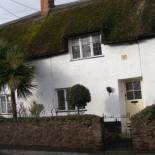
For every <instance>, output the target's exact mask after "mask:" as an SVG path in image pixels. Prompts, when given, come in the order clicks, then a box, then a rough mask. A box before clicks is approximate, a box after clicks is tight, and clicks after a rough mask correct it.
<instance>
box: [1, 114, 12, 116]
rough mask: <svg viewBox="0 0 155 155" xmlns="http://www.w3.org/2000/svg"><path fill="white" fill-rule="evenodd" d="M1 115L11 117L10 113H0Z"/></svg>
mask: <svg viewBox="0 0 155 155" xmlns="http://www.w3.org/2000/svg"><path fill="white" fill-rule="evenodd" d="M2 115H12V113H0V116H2Z"/></svg>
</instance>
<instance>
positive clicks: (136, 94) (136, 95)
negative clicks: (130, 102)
mask: <svg viewBox="0 0 155 155" xmlns="http://www.w3.org/2000/svg"><path fill="white" fill-rule="evenodd" d="M134 96H135V99H142V93H141V91H134Z"/></svg>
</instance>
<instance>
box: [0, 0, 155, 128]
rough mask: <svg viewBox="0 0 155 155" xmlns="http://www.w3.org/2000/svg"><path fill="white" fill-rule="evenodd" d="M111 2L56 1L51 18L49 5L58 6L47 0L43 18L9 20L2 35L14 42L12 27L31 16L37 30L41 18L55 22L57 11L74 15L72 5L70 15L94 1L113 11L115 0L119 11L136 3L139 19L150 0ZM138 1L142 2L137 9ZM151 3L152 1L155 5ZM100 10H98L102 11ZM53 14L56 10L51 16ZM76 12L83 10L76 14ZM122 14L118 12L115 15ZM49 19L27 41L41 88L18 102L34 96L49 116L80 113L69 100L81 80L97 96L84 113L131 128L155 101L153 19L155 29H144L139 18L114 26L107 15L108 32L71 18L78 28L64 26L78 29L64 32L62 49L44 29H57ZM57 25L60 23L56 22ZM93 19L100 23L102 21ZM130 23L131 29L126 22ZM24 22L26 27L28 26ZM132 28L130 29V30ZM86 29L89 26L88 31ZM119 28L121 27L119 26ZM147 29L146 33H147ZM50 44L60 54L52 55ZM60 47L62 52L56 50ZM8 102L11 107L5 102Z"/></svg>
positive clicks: (5, 110) (5, 109)
mask: <svg viewBox="0 0 155 155" xmlns="http://www.w3.org/2000/svg"><path fill="white" fill-rule="evenodd" d="M110 1H111V3H110V4H108V3H107V2H106V1H105V0H98V1H93V0H92V1H82V2H77V3H71V4H69V5H63V6H57V7H55V8H52V9H51V13H49V15H48V17H47V13H48V11H49V10H50V8H49V6H52V7H53V6H54V5H51V3H50V5H48V4H49V2H51V1H50V0H49V1H46V0H42V10H43V12H42V15H46V17H40V16H39V17H38V15H37V17H33V18H32V17H30V19H28V22H23V20H22V21H18V22H16V23H15V24H9V26H8V25H6V26H2V28H1V30H0V38H1V39H4V40H8V41H11V39H10V38H9V37H8V38H7V37H5V36H4V34H5V33H6V31H12V29H13V28H18V27H22V26H23V25H24V26H25V25H27V23H28V26H29V25H31V24H32V21H34V20H36V19H37V21H35V24H34V27H33V28H32V27H28V28H30V30H29V31H30V32H31V29H32V32H33V31H35V30H36V27H37V26H38V25H37V24H38V20H39V22H40V20H44V19H42V18H49V19H50V20H51V21H52V20H53V22H55V20H56V18H54V16H58V17H59V13H62V14H61V15H64V16H67V15H69V14H68V12H66V10H67V11H68V10H71V11H73V12H72V13H71V14H73V13H74V14H76V11H79V10H78V9H79V8H80V9H81V10H80V11H81V12H82V11H84V10H86V9H88V8H90V7H92V6H93V7H95V5H99V6H100V5H101V4H102V3H103V4H104V5H105V4H106V5H107V6H106V7H107V8H105V9H108V10H109V8H108V7H111V6H110V5H112V6H114V5H115V3H117V4H118V6H117V7H116V8H115V9H116V12H117V10H118V9H119V7H120V6H125V7H126V9H127V7H128V5H135V6H134V7H133V8H132V9H133V10H134V9H137V12H136V17H134V18H133V20H134V21H136V20H138V19H137V18H138V17H141V16H142V15H141V14H139V12H140V11H141V12H142V11H143V12H145V9H146V8H147V7H148V6H149V2H148V1H147V0H144V1H143V2H142V1H141V2H139V1H138V2H137V3H138V4H137V3H136V2H135V3H134V4H130V3H131V2H129V0H125V2H124V3H125V4H124V5H121V0H118V2H116V1H115V2H114V1H113V0H110ZM44 3H46V5H43V4H44ZM150 3H151V2H150ZM152 3H154V2H152ZM103 4H102V5H103ZM136 5H138V8H137V6H136ZM150 5H151V6H153V5H152V4H150ZM44 6H46V8H44ZM145 6H146V7H145ZM96 7H97V6H96ZM99 9H100V8H99ZM53 10H54V11H53ZM101 10H102V9H101ZM101 10H100V11H101ZM52 11H53V12H54V13H53V12H52ZM121 11H122V10H121V9H120V12H121ZM94 12H95V10H94ZM116 12H114V13H116ZM120 12H117V13H118V15H120V16H124V15H122V14H121V13H123V11H122V12H121V13H120ZM52 13H53V14H52ZM95 13H96V14H98V13H99V12H95ZM130 13H131V12H128V14H127V17H128V16H129V15H130ZM50 14H52V15H51V17H50ZM79 14H80V12H79ZM131 14H132V13H131ZM85 15H86V14H85ZM35 16H36V15H35ZM77 16H78V14H77V15H76V16H75V17H77ZM101 16H102V15H101ZM40 18H41V19H40ZM61 18H62V16H61ZM61 18H60V19H59V18H58V19H57V20H60V21H61ZM64 18H65V17H64ZM67 18H71V16H68V17H67ZM81 18H86V17H83V16H81V17H79V18H78V17H77V19H81ZM93 18H94V17H92V20H91V23H93ZM96 18H100V16H97V17H96ZM109 18H110V17H109ZM117 18H118V17H117ZM117 18H116V17H115V19H117ZM151 18H153V17H151ZM49 19H48V20H47V21H45V25H41V29H40V30H38V31H41V33H42V34H39V33H37V34H35V33H34V34H33V35H36V36H35V37H33V43H32V44H31V43H29V44H28V45H27V46H29V45H31V47H33V48H34V49H33V50H32V52H31V54H30V55H31V57H32V59H31V61H30V63H32V64H33V65H34V66H35V79H34V82H35V83H37V89H36V90H34V92H33V96H32V97H31V98H28V99H27V100H26V101H25V100H23V99H18V104H21V103H24V104H25V105H30V104H31V103H32V101H36V102H38V103H40V104H43V105H44V106H45V115H47V116H51V115H68V114H75V113H77V110H76V108H70V106H69V105H68V103H67V101H66V93H67V92H66V89H67V88H69V87H72V86H73V85H75V84H82V85H84V86H85V87H87V88H88V89H89V90H90V93H91V98H92V101H91V102H90V103H88V105H87V106H86V107H85V108H82V109H81V113H85V114H95V115H99V116H104V117H105V121H115V120H116V119H117V120H120V121H121V122H122V127H123V128H124V129H126V126H127V123H128V121H129V119H130V117H131V116H132V115H134V114H135V113H137V112H139V111H140V110H142V109H144V108H145V107H146V106H149V105H152V104H154V100H155V94H154V91H153V90H154V89H155V73H154V66H155V51H154V50H155V39H154V37H153V34H154V33H153V30H154V29H153V26H152V25H151V23H148V24H150V25H148V26H150V27H151V30H152V31H151V30H148V29H146V30H144V28H142V29H140V30H139V28H137V27H139V23H138V24H137V25H136V26H135V27H136V28H135V27H134V28H132V25H130V24H135V23H132V22H133V21H132V20H131V21H130V18H125V19H121V20H122V21H121V22H122V26H121V25H119V24H116V26H115V25H114V26H111V24H114V23H113V22H112V23H111V24H109V23H108V21H109V20H107V19H105V20H107V23H106V22H105V23H104V22H103V23H104V24H101V25H102V26H103V25H106V24H107V25H108V27H107V28H109V30H108V31H104V30H105V27H102V28H98V26H96V27H95V29H94V27H93V26H94V25H93V24H92V26H90V27H86V29H85V28H84V29H83V30H82V28H81V25H78V24H79V23H80V22H79V23H77V25H76V24H75V23H72V22H71V23H69V21H68V20H67V21H66V22H68V25H69V24H70V25H73V26H74V27H73V28H75V29H74V30H72V29H70V30H69V29H68V28H66V29H65V31H67V32H68V34H69V33H70V31H73V33H72V34H69V35H64V36H63V37H61V41H62V42H64V45H61V44H59V46H63V48H64V49H65V50H64V51H63V52H61V50H60V49H59V48H58V49H57V47H55V46H56V43H55V44H54V45H50V41H53V42H54V41H55V40H52V39H53V38H52V37H53V36H52V35H53V34H50V33H49V34H48V31H45V29H46V26H47V27H48V29H49V28H50V26H51V31H52V28H53V29H55V27H54V26H53V23H50V22H51V21H50V22H49ZM94 19H95V18H94ZM118 19H119V18H118ZM25 20H26V21H27V18H26V19H24V21H25ZM101 20H103V19H101ZM113 20H114V19H113ZM124 20H127V21H128V22H129V23H127V24H126V23H124ZM152 20H153V19H152ZM60 21H59V22H60ZM149 21H150V20H149ZM59 22H58V23H59ZM66 22H65V23H66ZM84 22H86V23H87V22H89V20H88V21H87V20H86V19H84ZM94 22H96V21H94ZM136 22H137V21H136ZM141 22H142V21H141ZM146 22H148V21H146ZM36 23H37V24H36ZM49 23H50V24H49ZM86 23H85V25H86ZM54 24H56V22H55V23H54ZM94 24H97V22H96V23H94ZM10 25H11V26H10ZM12 25H13V26H12ZM36 25H37V26H36ZM125 25H126V26H127V28H125V27H124V26H125ZM52 26H53V27H52ZM65 26H66V25H60V24H58V25H56V27H59V28H58V30H59V32H60V31H63V29H62V28H61V27H63V28H64V27H65ZM86 26H87V25H86ZM25 27H26V26H25ZM25 27H24V29H25V30H27V29H26V28H25ZM79 27H80V28H79ZM129 27H131V28H130V29H128V28H129ZM70 28H71V27H70ZM76 28H77V33H76ZM87 28H88V29H90V30H87ZM91 28H92V30H91ZM103 28H104V29H103ZM110 28H111V29H112V28H113V29H114V30H112V31H113V32H109V31H110ZM119 28H122V29H121V30H120V29H119ZM10 29H11V30H10ZM42 29H44V30H42ZM123 29H125V30H123ZM106 30H107V29H106ZM142 30H143V31H144V32H142ZM17 31H18V30H17ZM27 31H28V30H27ZM117 31H119V32H118V33H120V35H118V34H117V33H115V32H117ZM126 31H128V32H127V34H125V35H124V34H123V33H125V32H126ZM59 32H57V33H56V34H58V33H59ZM106 32H107V33H111V34H109V36H108V37H109V38H108V37H107V35H108V34H106ZM18 33H19V34H18V36H16V37H17V38H18V37H19V35H21V38H22V34H23V32H21V31H20V30H19V32H18ZM121 33H122V34H121ZM45 34H46V36H44V37H43V39H40V40H39V42H37V43H38V44H34V43H35V39H36V38H37V39H36V40H38V38H39V37H40V38H41V37H42V36H43V35H45ZM41 35H42V36H41ZM50 35H51V36H50ZM112 35H114V37H111V36H112ZM57 37H59V36H57V35H56V36H55V38H57ZM106 37H107V38H106ZM117 37H118V38H117ZM21 38H20V39H21ZM51 38H52V39H51ZM9 39H10V40H9ZM18 39H19V38H18ZM18 39H17V40H18ZM20 39H19V40H20ZM30 39H31V38H30ZM46 39H47V40H46ZM50 39H51V40H50ZM19 40H18V41H19ZM28 40H29V39H28ZM18 41H17V42H18ZM17 42H15V43H17ZM19 42H20V41H19ZM12 44H14V42H13V41H12V42H11V44H9V45H8V46H10V45H12ZM51 44H52V42H51ZM22 45H23V44H22ZM47 45H49V47H48V48H49V49H46V47H47ZM38 46H39V47H38ZM45 46H46V47H45ZM50 49H51V51H54V52H55V53H54V54H51V53H50ZM45 51H46V52H45ZM56 51H59V52H57V53H56ZM8 92H9V91H8V90H5V91H4V92H2V93H1V100H0V103H1V114H4V115H8V114H9V113H10V111H9V109H10V103H11V101H10V99H9V96H8V95H6V94H8ZM7 98H8V99H7ZM5 105H6V107H4V106H5Z"/></svg>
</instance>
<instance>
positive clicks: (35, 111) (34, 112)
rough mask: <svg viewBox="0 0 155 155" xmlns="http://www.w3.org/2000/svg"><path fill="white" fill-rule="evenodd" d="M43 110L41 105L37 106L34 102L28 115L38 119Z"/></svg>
mask: <svg viewBox="0 0 155 155" xmlns="http://www.w3.org/2000/svg"><path fill="white" fill-rule="evenodd" d="M43 110H44V106H43V105H42V104H37V103H36V102H35V101H34V102H33V104H32V106H31V108H30V113H31V115H32V117H40V115H41V113H42V112H43Z"/></svg>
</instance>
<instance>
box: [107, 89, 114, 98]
mask: <svg viewBox="0 0 155 155" xmlns="http://www.w3.org/2000/svg"><path fill="white" fill-rule="evenodd" d="M106 90H107V92H108V94H109V96H110V94H111V93H113V88H111V87H107V88H106Z"/></svg>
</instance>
